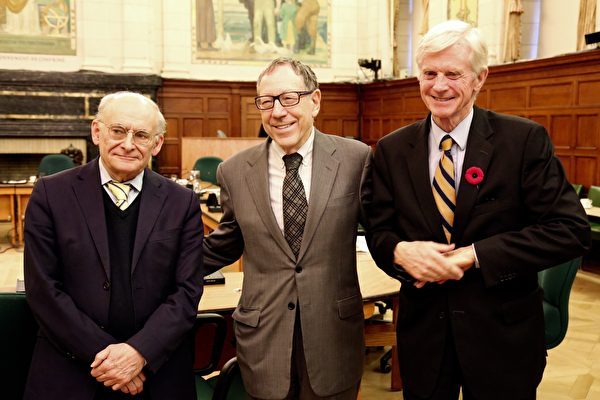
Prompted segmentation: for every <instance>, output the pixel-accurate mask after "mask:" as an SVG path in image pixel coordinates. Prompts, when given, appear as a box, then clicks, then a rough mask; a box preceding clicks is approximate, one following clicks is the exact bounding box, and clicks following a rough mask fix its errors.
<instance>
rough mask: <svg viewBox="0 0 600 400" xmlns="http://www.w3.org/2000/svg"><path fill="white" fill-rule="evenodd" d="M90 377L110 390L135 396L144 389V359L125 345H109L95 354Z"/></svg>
mask: <svg viewBox="0 0 600 400" xmlns="http://www.w3.org/2000/svg"><path fill="white" fill-rule="evenodd" d="M90 367H91V368H92V371H91V375H92V376H93V377H94V378H96V380H97V381H98V382H101V383H102V384H104V386H107V387H108V386H110V387H111V388H112V390H120V391H122V392H124V393H129V394H131V395H135V394H138V393H141V392H142V390H143V388H144V381H145V380H146V376H145V375H144V373H143V372H142V368H143V367H144V357H142V355H141V354H140V353H139V352H138V351H137V350H136V349H134V348H133V347H131V346H130V345H128V344H127V343H118V344H111V345H110V346H108V347H106V348H105V349H104V350H102V351H100V352H99V353H98V354H96V357H95V358H94V361H93V362H92V364H91V365H90Z"/></svg>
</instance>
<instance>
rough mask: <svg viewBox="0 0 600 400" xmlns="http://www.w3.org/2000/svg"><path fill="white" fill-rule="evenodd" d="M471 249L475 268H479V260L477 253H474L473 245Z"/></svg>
mask: <svg viewBox="0 0 600 400" xmlns="http://www.w3.org/2000/svg"><path fill="white" fill-rule="evenodd" d="M471 248H472V249H473V255H474V256H475V268H479V259H478V258H477V251H475V243H473V244H472V245H471Z"/></svg>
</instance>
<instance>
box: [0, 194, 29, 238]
mask: <svg viewBox="0 0 600 400" xmlns="http://www.w3.org/2000/svg"><path fill="white" fill-rule="evenodd" d="M32 190H33V184H32V183H0V220H4V221H9V222H11V223H12V227H13V231H14V234H13V235H12V238H11V244H12V245H13V246H22V245H23V240H24V235H23V221H24V220H25V207H27V202H28V201H29V197H30V196H31V191H32Z"/></svg>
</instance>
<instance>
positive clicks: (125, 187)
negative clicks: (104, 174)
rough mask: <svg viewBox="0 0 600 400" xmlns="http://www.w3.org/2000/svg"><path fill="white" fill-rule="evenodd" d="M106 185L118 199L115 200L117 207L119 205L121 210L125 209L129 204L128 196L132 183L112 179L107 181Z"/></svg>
mask: <svg viewBox="0 0 600 400" xmlns="http://www.w3.org/2000/svg"><path fill="white" fill-rule="evenodd" d="M106 187H107V188H108V190H110V192H111V193H112V194H113V195H114V196H115V198H116V199H117V201H116V202H115V204H116V205H117V207H119V208H120V209H121V210H125V209H126V208H127V207H128V206H129V202H128V201H127V196H129V191H130V190H131V185H130V184H129V183H120V182H117V181H110V182H107V183H106Z"/></svg>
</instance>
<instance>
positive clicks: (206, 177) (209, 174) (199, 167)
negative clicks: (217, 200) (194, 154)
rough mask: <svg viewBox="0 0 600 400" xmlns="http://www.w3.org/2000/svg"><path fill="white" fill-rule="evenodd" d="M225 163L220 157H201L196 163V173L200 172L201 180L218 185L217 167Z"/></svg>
mask: <svg viewBox="0 0 600 400" xmlns="http://www.w3.org/2000/svg"><path fill="white" fill-rule="evenodd" d="M222 162H223V160H222V159H220V158H219V157H200V158H199V159H197V160H196V162H195V163H194V168H193V169H195V170H196V171H200V180H202V181H204V182H210V183H212V184H214V185H216V184H217V167H218V166H219V164H221V163H222Z"/></svg>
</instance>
